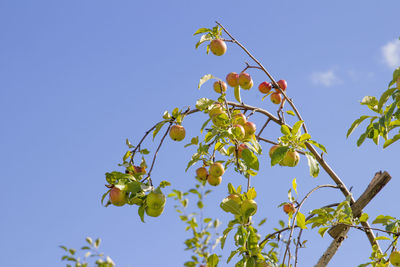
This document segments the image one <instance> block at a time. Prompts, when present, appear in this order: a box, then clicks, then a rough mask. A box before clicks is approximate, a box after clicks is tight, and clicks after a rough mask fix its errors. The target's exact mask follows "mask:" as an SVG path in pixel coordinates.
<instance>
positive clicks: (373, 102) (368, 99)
mask: <svg viewBox="0 0 400 267" xmlns="http://www.w3.org/2000/svg"><path fill="white" fill-rule="evenodd" d="M360 104H361V105H366V106H367V107H368V108H369V109H370V110H372V111H374V112H378V99H376V97H375V96H364V98H363V99H362V100H361V102H360Z"/></svg>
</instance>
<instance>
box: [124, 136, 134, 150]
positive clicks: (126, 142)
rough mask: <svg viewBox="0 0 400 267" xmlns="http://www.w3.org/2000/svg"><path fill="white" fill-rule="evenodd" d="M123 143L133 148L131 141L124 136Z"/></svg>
mask: <svg viewBox="0 0 400 267" xmlns="http://www.w3.org/2000/svg"><path fill="white" fill-rule="evenodd" d="M125 144H126V145H127V146H128V147H129V148H133V145H132V144H131V142H130V141H129V140H128V138H126V140H125Z"/></svg>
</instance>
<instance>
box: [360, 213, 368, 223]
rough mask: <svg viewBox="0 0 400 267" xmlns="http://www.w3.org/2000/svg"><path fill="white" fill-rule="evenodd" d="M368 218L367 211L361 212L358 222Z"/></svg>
mask: <svg viewBox="0 0 400 267" xmlns="http://www.w3.org/2000/svg"><path fill="white" fill-rule="evenodd" d="M368 218H369V216H368V214H367V213H363V214H361V216H360V222H366V221H368Z"/></svg>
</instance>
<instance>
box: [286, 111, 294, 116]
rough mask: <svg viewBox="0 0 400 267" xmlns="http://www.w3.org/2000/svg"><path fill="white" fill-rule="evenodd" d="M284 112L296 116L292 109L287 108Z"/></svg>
mask: <svg viewBox="0 0 400 267" xmlns="http://www.w3.org/2000/svg"><path fill="white" fill-rule="evenodd" d="M286 113H287V114H289V115H292V116H296V115H295V114H294V112H293V111H292V110H288V111H286Z"/></svg>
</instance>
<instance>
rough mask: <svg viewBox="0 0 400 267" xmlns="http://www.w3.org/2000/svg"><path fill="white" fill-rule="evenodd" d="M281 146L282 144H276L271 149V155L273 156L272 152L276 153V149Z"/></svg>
mask: <svg viewBox="0 0 400 267" xmlns="http://www.w3.org/2000/svg"><path fill="white" fill-rule="evenodd" d="M278 147H280V145H274V146H272V147H271V148H270V149H269V157H272V154H273V153H274V151H275V150H276V149H277V148H278Z"/></svg>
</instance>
